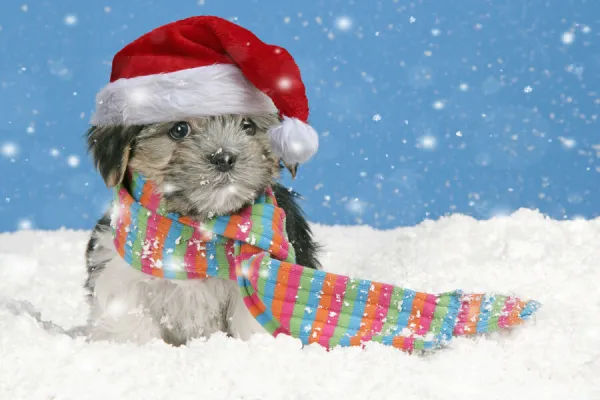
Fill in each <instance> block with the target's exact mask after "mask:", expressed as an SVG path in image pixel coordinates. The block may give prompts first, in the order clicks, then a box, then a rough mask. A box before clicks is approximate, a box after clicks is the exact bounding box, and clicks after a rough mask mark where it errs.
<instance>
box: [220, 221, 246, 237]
mask: <svg viewBox="0 0 600 400" xmlns="http://www.w3.org/2000/svg"><path fill="white" fill-rule="evenodd" d="M242 222H243V221H242V217H241V216H239V215H230V216H229V222H227V226H226V227H225V232H224V235H223V236H225V237H228V238H234V239H235V237H236V236H237V232H238V229H239V225H240V224H241V223H242Z"/></svg>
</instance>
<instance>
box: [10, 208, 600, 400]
mask: <svg viewBox="0 0 600 400" xmlns="http://www.w3.org/2000/svg"><path fill="white" fill-rule="evenodd" d="M314 230H315V233H316V236H317V238H318V239H319V241H321V242H322V243H323V244H324V245H325V249H324V250H323V253H322V256H321V259H322V262H323V264H324V266H325V269H327V270H329V271H331V272H336V273H342V274H349V275H352V276H355V277H360V278H368V279H374V280H379V281H383V282H387V283H393V284H398V285H403V286H405V287H409V288H412V289H415V290H420V291H446V290H452V289H458V288H460V289H463V290H465V291H490V292H503V293H507V294H515V295H519V296H521V297H523V298H533V299H536V300H539V301H541V303H542V308H541V309H540V310H539V311H538V312H537V313H536V317H535V318H534V319H533V320H530V321H528V322H527V323H526V324H524V325H522V326H520V327H518V328H515V329H513V330H511V331H506V332H504V333H495V334H491V335H488V336H485V337H480V338H478V339H472V338H471V339H469V338H459V339H456V340H454V341H453V342H452V343H451V344H450V346H449V347H448V348H446V349H444V350H441V351H437V352H435V353H432V354H431V355H428V356H417V355H408V354H405V353H402V352H401V351H398V350H395V349H393V348H388V347H385V346H382V345H378V344H371V345H369V346H367V348H366V349H364V350H362V349H359V348H341V349H334V350H333V351H331V352H326V351H325V350H324V349H322V348H321V347H319V346H318V345H311V346H307V347H305V348H301V345H300V342H299V341H297V340H294V339H291V338H289V337H279V338H277V339H274V338H272V337H270V336H268V335H266V334H265V335H257V336H255V337H254V338H253V339H252V340H251V341H249V342H242V341H239V340H235V339H230V338H226V337H225V336H224V335H215V336H213V337H211V338H210V339H208V340H196V341H193V342H192V343H190V344H189V345H188V346H184V347H180V348H173V347H170V346H168V345H166V344H164V343H162V342H159V341H156V342H153V343H150V344H148V345H144V346H137V345H133V344H124V345H119V344H115V343H110V342H96V343H88V342H86V341H85V339H84V338H82V337H79V338H76V339H72V338H70V337H69V336H66V335H64V334H56V333H50V332H48V331H46V330H44V329H43V328H42V327H41V325H40V324H39V323H38V322H37V321H36V320H35V319H34V318H32V317H31V316H29V315H25V314H22V315H15V314H13V313H11V312H9V311H8V309H7V308H6V307H3V308H2V307H0V399H7V400H8V399H10V400H17V399H28V400H33V399H56V400H59V399H61V400H63V399H77V400H84V399H145V400H150V399H261V400H262V399H264V400H266V399H276V400H282V399H302V400H310V399H344V400H345V399H402V400H409V399H419V400H424V399H461V400H465V399H482V398H485V399H486V400H490V399H506V398H509V399H570V400H574V399H586V400H587V399H590V400H593V399H595V400H597V399H600V289H599V288H598V286H599V285H600V219H595V220H587V221H586V220H575V221H555V220H550V219H547V218H545V217H543V216H542V215H541V214H539V213H538V212H535V211H530V210H520V211H518V212H516V213H514V214H513V215H511V216H507V217H501V218H495V219H492V220H488V221H477V220H475V219H472V218H470V217H466V216H462V215H454V216H452V217H448V218H443V219H441V220H438V221H426V222H423V223H422V224H420V225H418V226H416V227H410V228H400V229H395V230H390V231H378V230H375V229H372V228H370V227H331V226H314ZM88 235H89V232H87V231H69V230H59V231H20V232H17V233H4V234H0V296H1V297H5V298H9V299H11V300H19V301H29V302H30V303H31V304H32V305H33V306H34V307H35V309H36V310H37V311H39V312H41V315H42V319H44V320H51V321H53V322H54V323H56V324H59V325H61V326H62V327H64V328H70V327H73V326H77V325H81V324H84V323H85V320H86V314H87V311H88V307H87V304H86V302H85V300H84V295H85V293H84V290H83V288H82V284H83V281H84V279H85V265H84V249H85V244H86V241H87V238H88Z"/></svg>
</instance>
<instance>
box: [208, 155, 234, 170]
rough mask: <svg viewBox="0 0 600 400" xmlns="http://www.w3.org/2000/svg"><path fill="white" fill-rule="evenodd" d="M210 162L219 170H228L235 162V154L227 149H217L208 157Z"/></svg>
mask: <svg viewBox="0 0 600 400" xmlns="http://www.w3.org/2000/svg"><path fill="white" fill-rule="evenodd" d="M210 162H211V164H213V165H214V166H215V167H217V170H219V171H221V172H227V171H230V170H231V169H232V168H233V165H234V164H235V155H233V154H231V153H229V152H227V151H222V150H221V151H218V152H216V153H214V154H213V155H212V156H211V157H210Z"/></svg>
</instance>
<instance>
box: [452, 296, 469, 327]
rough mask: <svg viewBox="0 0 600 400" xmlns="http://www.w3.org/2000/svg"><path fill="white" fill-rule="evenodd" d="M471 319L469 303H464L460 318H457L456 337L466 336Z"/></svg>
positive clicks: (461, 306) (459, 313)
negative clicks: (466, 327) (466, 325)
mask: <svg viewBox="0 0 600 400" xmlns="http://www.w3.org/2000/svg"><path fill="white" fill-rule="evenodd" d="M468 318H469V302H468V301H463V302H462V304H461V305H460V311H459V312H458V317H457V318H456V326H455V327H454V334H455V335H464V334H465V324H466V323H467V322H468V321H467V319H468Z"/></svg>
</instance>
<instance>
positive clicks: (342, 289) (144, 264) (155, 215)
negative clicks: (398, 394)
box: [111, 172, 539, 352]
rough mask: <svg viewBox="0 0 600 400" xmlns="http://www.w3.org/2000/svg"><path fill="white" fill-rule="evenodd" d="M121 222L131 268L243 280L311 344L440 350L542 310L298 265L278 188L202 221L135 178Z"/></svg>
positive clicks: (267, 321)
mask: <svg viewBox="0 0 600 400" xmlns="http://www.w3.org/2000/svg"><path fill="white" fill-rule="evenodd" d="M111 226H112V227H113V234H114V244H115V246H116V249H117V252H118V253H119V255H120V256H121V257H122V258H123V259H124V260H125V261H126V262H127V263H128V264H129V265H130V266H131V267H133V268H135V269H138V270H140V271H141V272H143V273H146V274H149V275H152V276H155V277H157V278H167V279H203V278H207V277H219V278H223V279H231V280H234V281H237V283H238V286H239V289H240V291H241V293H242V296H243V299H244V303H245V305H246V306H247V308H248V310H249V311H250V313H251V314H252V315H253V316H254V318H256V320H257V321H258V322H260V324H261V325H262V326H263V327H264V328H265V330H266V331H267V332H269V333H271V334H272V335H274V336H277V335H278V334H280V333H284V334H287V335H291V336H292V337H295V338H298V339H300V340H301V341H302V343H303V344H310V343H319V344H321V345H323V346H325V347H326V348H332V347H335V346H357V345H363V344H365V343H366V342H369V341H373V342H379V343H383V344H385V345H390V346H393V347H396V348H399V349H402V350H405V351H409V352H410V351H413V350H432V349H437V348H440V347H442V346H444V345H445V344H447V343H448V342H449V341H450V340H451V339H452V338H453V337H455V336H460V335H472V334H481V333H487V332H492V331H496V330H499V329H501V328H508V327H511V326H514V325H518V324H520V323H522V322H523V321H524V320H526V319H528V318H530V317H531V316H532V315H533V313H534V312H535V311H536V310H537V308H538V307H539V304H538V303H537V302H535V301H531V300H530V301H524V300H521V299H519V298H515V297H511V296H504V295H497V294H467V293H463V292H462V291H460V290H457V291H453V292H447V293H441V294H429V293H421V292H415V291H413V290H410V289H404V288H401V287H398V286H393V285H389V284H385V283H379V282H374V281H369V280H364V279H352V278H349V277H347V276H343V275H338V274H332V273H327V272H324V271H319V270H314V269H311V268H307V267H303V266H300V265H297V264H294V259H295V255H294V249H293V247H292V245H291V244H290V243H289V241H288V238H287V234H286V231H285V212H284V211H283V209H281V208H279V207H277V202H276V200H275V197H274V195H273V192H272V191H271V189H267V191H266V193H265V194H264V195H263V196H261V197H259V198H258V199H257V200H256V201H255V202H254V204H252V205H250V206H248V207H246V208H244V209H243V210H241V211H240V212H239V213H237V214H233V215H229V216H219V217H215V218H212V219H210V220H208V221H205V222H202V223H199V222H196V221H194V220H192V219H191V218H188V217H182V216H180V215H178V214H174V213H167V212H166V211H165V202H164V200H163V199H161V197H160V195H159V194H157V191H156V190H155V186H154V184H153V183H152V182H150V181H148V180H146V179H145V178H144V177H143V176H141V175H140V174H138V173H135V172H134V173H130V174H128V179H127V180H126V183H124V184H121V185H119V186H118V187H117V188H116V190H115V199H114V208H113V216H112V221H111Z"/></svg>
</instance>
